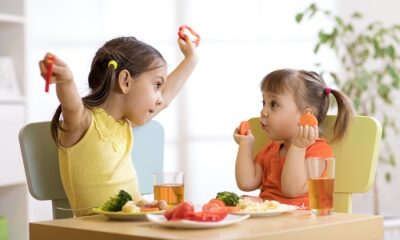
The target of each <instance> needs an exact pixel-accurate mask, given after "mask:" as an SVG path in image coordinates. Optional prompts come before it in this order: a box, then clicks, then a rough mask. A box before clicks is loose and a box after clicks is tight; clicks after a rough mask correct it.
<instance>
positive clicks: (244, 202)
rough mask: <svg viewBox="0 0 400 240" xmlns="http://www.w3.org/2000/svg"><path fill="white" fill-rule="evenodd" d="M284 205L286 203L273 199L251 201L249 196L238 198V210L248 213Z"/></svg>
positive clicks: (274, 208) (265, 210)
mask: <svg viewBox="0 0 400 240" xmlns="http://www.w3.org/2000/svg"><path fill="white" fill-rule="evenodd" d="M284 206H286V204H281V203H279V202H278V201H275V200H271V201H270V200H265V201H263V202H259V201H253V200H252V199H250V198H242V199H240V200H239V207H240V211H241V212H248V213H258V212H267V211H270V210H276V209H279V208H281V207H284Z"/></svg>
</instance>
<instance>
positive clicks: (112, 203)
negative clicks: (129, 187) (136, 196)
mask: <svg viewBox="0 0 400 240" xmlns="http://www.w3.org/2000/svg"><path fill="white" fill-rule="evenodd" d="M128 201H132V197H131V195H130V194H129V193H127V192H125V191H124V190H120V191H119V193H118V194H116V195H115V196H114V197H110V199H109V200H108V201H107V202H106V203H105V204H104V205H103V207H102V208H101V209H102V210H103V211H110V212H118V211H121V210H122V206H124V205H125V203H126V202H128Z"/></svg>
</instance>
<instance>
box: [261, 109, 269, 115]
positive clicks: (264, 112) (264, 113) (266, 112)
mask: <svg viewBox="0 0 400 240" xmlns="http://www.w3.org/2000/svg"><path fill="white" fill-rule="evenodd" d="M260 114H261V117H267V116H268V110H267V109H266V108H263V109H261V112H260Z"/></svg>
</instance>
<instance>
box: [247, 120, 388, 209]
mask: <svg viewBox="0 0 400 240" xmlns="http://www.w3.org/2000/svg"><path fill="white" fill-rule="evenodd" d="M335 120H336V116H327V117H326V119H325V120H324V121H323V123H322V124H321V127H322V129H326V132H325V136H324V137H325V138H326V139H330V137H329V136H331V131H332V129H333V125H334V122H335ZM249 121H250V125H251V129H252V133H253V134H254V137H255V147H254V149H253V154H254V155H255V154H256V153H257V152H258V151H260V150H261V148H262V147H263V146H265V145H266V144H267V143H268V142H269V139H268V136H267V134H266V133H265V132H264V131H263V130H262V128H261V126H260V119H259V118H252V119H250V120H249ZM381 137H382V127H381V124H380V123H379V122H378V121H377V120H376V119H374V118H372V117H367V116H354V117H353V119H352V121H351V123H350V126H349V129H348V132H347V134H346V136H345V137H344V139H343V140H342V141H340V142H336V143H332V144H331V146H332V148H333V152H334V154H335V158H336V178H335V193H334V203H333V204H334V210H335V211H336V212H348V213H351V211H352V193H363V192H366V191H368V190H369V189H370V188H371V186H372V184H373V182H374V179H375V173H376V165H377V160H378V154H379V146H380V141H381Z"/></svg>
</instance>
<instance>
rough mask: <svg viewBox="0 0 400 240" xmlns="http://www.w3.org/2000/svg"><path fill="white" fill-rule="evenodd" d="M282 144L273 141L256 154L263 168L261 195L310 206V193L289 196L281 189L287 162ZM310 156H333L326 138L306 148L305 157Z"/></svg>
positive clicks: (265, 198)
mask: <svg viewBox="0 0 400 240" xmlns="http://www.w3.org/2000/svg"><path fill="white" fill-rule="evenodd" d="M281 145H282V143H280V142H272V143H271V144H269V145H267V146H266V147H265V148H263V149H262V150H261V151H260V152H259V153H258V154H257V156H256V159H255V161H256V163H258V164H260V166H261V168H262V179H261V191H260V197H261V198H262V199H264V200H276V201H278V202H280V203H285V204H291V205H296V206H304V207H306V208H308V193H305V194H303V195H300V196H298V197H295V198H289V197H287V196H284V195H283V193H282V191H281V176H282V171H283V166H284V164H285V158H283V157H280V156H279V149H280V147H281ZM308 157H333V151H332V148H331V147H330V146H329V144H328V142H327V141H326V140H324V139H317V140H316V141H315V142H314V143H313V144H312V145H311V146H309V147H308V148H307V149H306V155H305V158H308Z"/></svg>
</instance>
